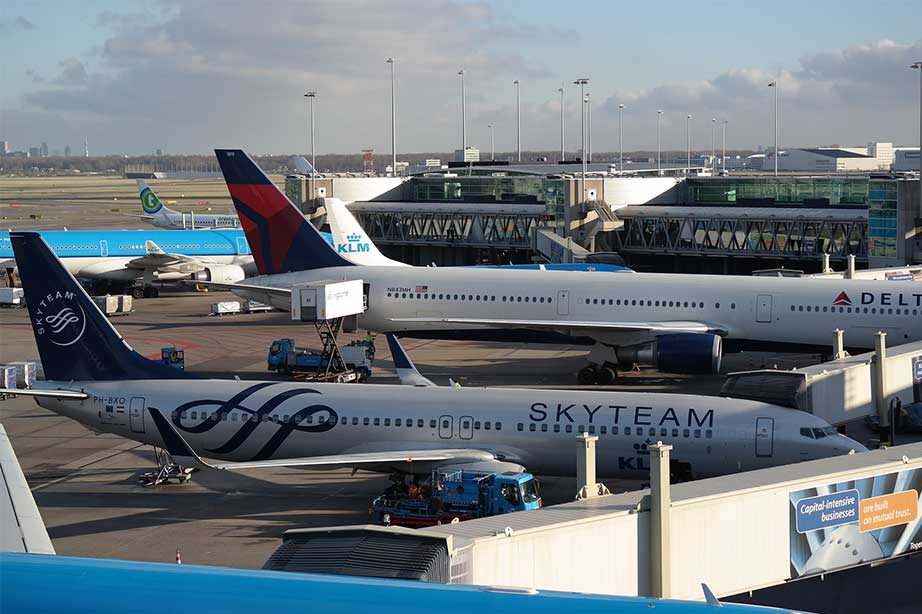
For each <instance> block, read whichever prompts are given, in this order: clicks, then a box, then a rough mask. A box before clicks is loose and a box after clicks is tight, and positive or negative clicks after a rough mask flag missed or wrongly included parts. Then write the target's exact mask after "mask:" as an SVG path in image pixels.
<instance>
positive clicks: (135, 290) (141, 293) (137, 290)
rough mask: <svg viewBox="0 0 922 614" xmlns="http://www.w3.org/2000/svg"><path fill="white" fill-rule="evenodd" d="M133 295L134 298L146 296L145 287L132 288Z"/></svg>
mask: <svg viewBox="0 0 922 614" xmlns="http://www.w3.org/2000/svg"><path fill="white" fill-rule="evenodd" d="M131 296H133V297H134V298H144V288H132V289H131Z"/></svg>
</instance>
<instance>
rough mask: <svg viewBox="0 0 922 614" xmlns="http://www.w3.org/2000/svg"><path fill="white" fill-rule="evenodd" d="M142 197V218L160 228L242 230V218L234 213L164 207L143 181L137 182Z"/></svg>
mask: <svg viewBox="0 0 922 614" xmlns="http://www.w3.org/2000/svg"><path fill="white" fill-rule="evenodd" d="M137 184H138V194H139V195H140V196H141V208H142V209H144V215H142V216H140V217H141V218H143V219H145V220H147V221H149V222H150V223H151V224H153V225H154V226H159V227H160V228H171V229H174V230H175V229H182V230H195V229H196V228H240V218H238V217H237V216H236V215H235V214H233V213H227V214H223V215H222V214H215V213H199V214H197V215H196V214H195V213H182V212H181V211H174V210H173V209H170V208H169V207H167V206H166V205H164V204H163V203H162V202H161V201H160V199H159V198H157V195H156V194H154V191H153V190H151V189H150V186H148V185H147V182H145V181H144V180H143V179H138V180H137Z"/></svg>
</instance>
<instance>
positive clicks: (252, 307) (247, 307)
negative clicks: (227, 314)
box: [242, 301, 272, 313]
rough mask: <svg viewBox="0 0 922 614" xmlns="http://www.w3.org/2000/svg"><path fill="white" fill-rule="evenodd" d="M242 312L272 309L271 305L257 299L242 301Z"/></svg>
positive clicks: (258, 311)
mask: <svg viewBox="0 0 922 614" xmlns="http://www.w3.org/2000/svg"><path fill="white" fill-rule="evenodd" d="M242 306H243V311H244V313H263V312H265V311H272V307H270V306H269V305H266V304H265V303H260V302H259V301H246V302H244V303H242Z"/></svg>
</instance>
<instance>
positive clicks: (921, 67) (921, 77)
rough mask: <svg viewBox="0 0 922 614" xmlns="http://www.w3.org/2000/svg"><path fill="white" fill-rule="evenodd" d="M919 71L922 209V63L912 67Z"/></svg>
mask: <svg viewBox="0 0 922 614" xmlns="http://www.w3.org/2000/svg"><path fill="white" fill-rule="evenodd" d="M911 68H915V69H916V70H918V71H919V207H920V209H922V62H916V63H915V64H913V65H912V66H911Z"/></svg>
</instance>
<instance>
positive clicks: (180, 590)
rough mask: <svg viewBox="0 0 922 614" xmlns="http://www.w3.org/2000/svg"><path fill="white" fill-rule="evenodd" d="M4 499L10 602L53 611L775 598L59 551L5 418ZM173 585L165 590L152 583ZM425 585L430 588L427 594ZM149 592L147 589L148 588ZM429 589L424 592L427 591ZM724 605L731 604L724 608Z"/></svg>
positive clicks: (0, 564)
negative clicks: (645, 593) (498, 583)
mask: <svg viewBox="0 0 922 614" xmlns="http://www.w3.org/2000/svg"><path fill="white" fill-rule="evenodd" d="M0 499H2V500H4V501H7V502H8V504H7V505H6V507H5V508H4V514H2V515H0V523H2V524H0V529H2V530H0V536H2V540H0V569H2V570H3V572H2V573H0V604H2V607H3V611H4V612H10V613H15V614H18V613H20V612H23V613H25V612H28V613H29V614H45V613H46V612H47V613H53V614H59V613H60V612H74V611H75V607H74V595H80V599H79V605H80V610H81V611H86V612H93V614H102V613H109V612H111V613H113V614H115V613H119V614H122V613H124V612H132V614H141V613H144V612H150V613H151V614H161V613H162V612H196V613H197V614H210V613H212V612H213V613H215V614H218V613H220V614H226V613H227V612H259V611H262V610H265V609H266V607H270V608H272V611H273V612H276V613H282V612H292V613H294V612H297V613H301V612H304V611H305V609H306V608H305V604H309V609H310V610H311V611H314V612H337V613H339V612H341V613H343V614H351V613H353V612H356V613H362V614H364V613H365V612H367V611H368V608H367V604H368V603H376V604H378V606H376V608H375V611H376V612H379V613H387V614H391V613H393V614H398V613H399V614H413V613H415V612H428V611H430V610H431V604H432V603H435V602H438V603H443V605H442V606H440V607H439V611H440V612H447V613H452V614H454V613H456V612H457V613H458V614H469V612H472V611H477V610H487V611H515V610H518V609H523V610H524V609H527V610H528V611H529V612H549V613H550V612H553V613H557V612H561V611H570V610H576V609H579V610H580V611H581V612H593V613H594V612H599V613H600V614H601V613H603V612H605V613H607V612H629V613H634V612H646V611H648V610H649V609H650V608H656V609H657V610H658V611H661V612H667V613H671V614H680V613H681V614H684V613H694V612H708V611H711V609H712V608H714V607H726V608H729V609H728V610H726V611H727V612H738V613H741V614H745V613H746V612H749V613H752V614H759V613H762V612H764V613H765V614H770V613H771V612H778V610H774V609H772V608H763V607H752V606H737V605H730V604H722V603H720V602H719V601H718V600H717V598H716V597H715V596H714V594H713V593H712V592H711V591H710V589H708V587H707V585H705V584H702V585H701V588H702V590H703V592H704V598H705V601H706V603H694V602H683V601H673V600H663V599H650V598H645V597H612V596H604V595H586V594H583V593H580V594H577V593H561V592H556V591H540V592H539V591H531V590H527V591H523V590H521V589H510V588H500V587H495V588H494V587H480V586H467V585H448V584H441V583H430V582H419V581H413V580H391V579H380V578H363V577H349V576H334V575H329V574H322V575H321V574H307V573H291V572H283V571H268V570H262V569H229V568H224V567H212V566H208V567H205V566H201V565H171V564H166V563H147V562H142V561H116V560H112V559H95V558H85V557H71V556H53V555H54V554H55V551H54V546H53V545H52V544H51V540H50V539H49V537H48V530H47V529H46V528H45V523H44V522H43V521H42V517H41V514H40V513H39V510H38V507H37V506H36V505H35V499H34V498H33V496H32V492H31V491H30V490H29V484H28V482H26V478H25V476H24V475H23V473H22V467H20V465H19V461H18V460H17V458H16V453H15V452H14V451H13V448H12V446H11V445H10V441H9V438H8V437H7V435H6V431H5V430H4V428H3V425H2V424H0ZM162 586H169V587H170V590H167V591H164V590H159V588H157V589H155V590H154V591H153V592H151V587H162ZM423 593H425V595H423ZM140 594H144V595H146V597H145V598H144V599H138V595H140ZM421 597H422V598H421ZM723 611H724V610H721V612H723Z"/></svg>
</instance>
